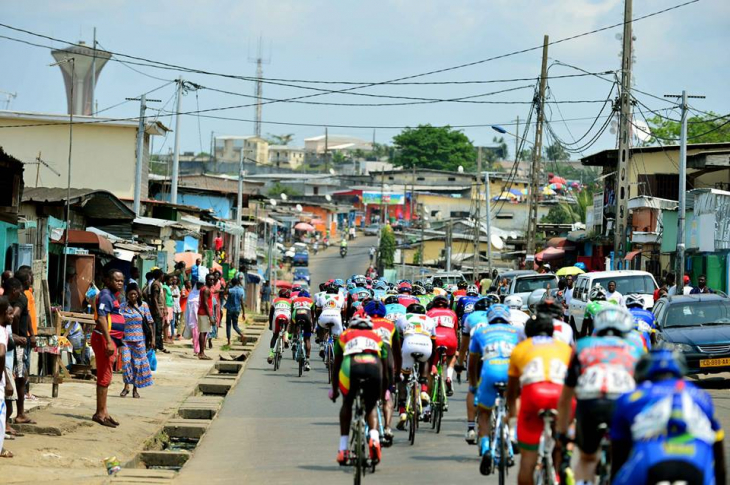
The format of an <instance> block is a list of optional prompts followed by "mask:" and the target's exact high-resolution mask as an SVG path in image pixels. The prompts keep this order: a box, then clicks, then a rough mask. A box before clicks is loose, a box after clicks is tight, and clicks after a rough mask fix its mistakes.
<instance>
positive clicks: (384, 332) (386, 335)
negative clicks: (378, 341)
mask: <svg viewBox="0 0 730 485" xmlns="http://www.w3.org/2000/svg"><path fill="white" fill-rule="evenodd" d="M375 333H377V334H378V335H380V338H382V339H383V343H385V344H386V345H388V346H390V344H391V343H392V342H391V333H390V330H388V329H387V328H386V327H380V328H376V329H375Z"/></svg>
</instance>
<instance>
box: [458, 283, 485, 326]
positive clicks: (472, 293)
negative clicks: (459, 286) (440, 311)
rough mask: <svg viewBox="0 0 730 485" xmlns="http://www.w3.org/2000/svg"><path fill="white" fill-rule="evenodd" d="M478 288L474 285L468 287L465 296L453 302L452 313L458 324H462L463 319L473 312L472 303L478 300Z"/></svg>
mask: <svg viewBox="0 0 730 485" xmlns="http://www.w3.org/2000/svg"><path fill="white" fill-rule="evenodd" d="M479 298H480V297H479V288H477V287H476V285H469V286H468V287H467V289H466V294H465V295H464V296H462V297H460V298H459V299H458V300H456V301H455V302H454V311H455V312H456V316H457V317H458V319H459V323H461V324H462V325H463V324H464V318H466V316H467V315H469V314H470V313H471V312H473V311H474V303H476V301H477V300H479Z"/></svg>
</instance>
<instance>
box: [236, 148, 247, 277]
mask: <svg viewBox="0 0 730 485" xmlns="http://www.w3.org/2000/svg"><path fill="white" fill-rule="evenodd" d="M244 175H245V174H244V172H243V150H241V160H240V162H239V163H238V198H237V199H236V224H237V225H238V227H239V228H240V227H241V222H242V221H243V214H242V212H243V184H244V180H243V178H244ZM236 232H238V231H236ZM234 241H235V244H236V247H235V251H233V257H234V264H235V265H236V266H235V267H236V268H238V265H239V264H240V263H239V261H240V260H241V236H239V235H236V237H235V238H234Z"/></svg>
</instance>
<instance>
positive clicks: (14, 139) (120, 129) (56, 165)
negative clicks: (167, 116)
mask: <svg viewBox="0 0 730 485" xmlns="http://www.w3.org/2000/svg"><path fill="white" fill-rule="evenodd" d="M137 126H138V123H137V122H134V121H114V120H112V119H108V118H98V117H90V116H74V127H73V149H72V154H71V188H75V189H87V188H90V187H93V188H94V189H96V190H106V191H109V192H111V193H112V194H114V195H115V196H117V197H119V198H132V197H134V179H135V167H136V164H137V158H136V156H137V155H136V151H137ZM0 127H1V128H3V129H0V146H2V147H3V148H4V149H5V151H6V152H7V153H10V154H12V155H13V156H14V157H16V158H17V159H19V160H20V161H22V162H23V163H24V164H25V165H26V170H25V172H24V181H25V185H26V187H49V188H65V187H66V183H67V177H68V152H69V116H68V115H58V114H46V113H26V112H18V111H0ZM168 131H170V130H169V129H168V128H166V127H165V126H164V125H163V124H162V123H160V122H154V123H148V124H147V127H146V130H145V139H144V148H143V150H144V153H143V167H142V198H143V199H145V198H146V197H147V180H148V174H149V147H150V137H151V136H155V135H164V134H165V133H167V132H168ZM39 158H40V160H41V163H38V159H39Z"/></svg>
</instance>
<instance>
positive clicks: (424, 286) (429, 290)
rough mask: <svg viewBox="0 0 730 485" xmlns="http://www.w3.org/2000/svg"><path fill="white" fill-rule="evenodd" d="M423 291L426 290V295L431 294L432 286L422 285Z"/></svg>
mask: <svg viewBox="0 0 730 485" xmlns="http://www.w3.org/2000/svg"><path fill="white" fill-rule="evenodd" d="M423 289H424V290H426V294H431V293H433V284H431V283H428V282H426V283H425V284H424V285H423Z"/></svg>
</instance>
